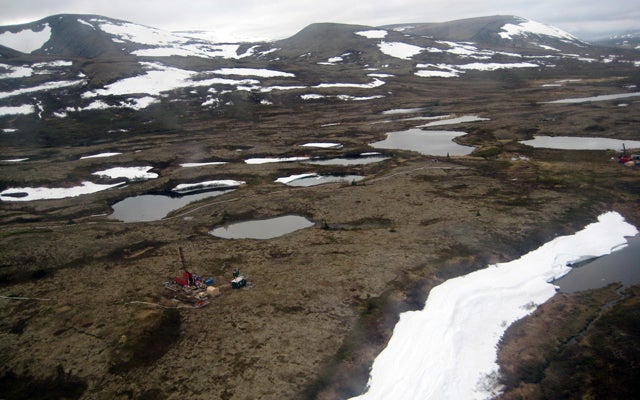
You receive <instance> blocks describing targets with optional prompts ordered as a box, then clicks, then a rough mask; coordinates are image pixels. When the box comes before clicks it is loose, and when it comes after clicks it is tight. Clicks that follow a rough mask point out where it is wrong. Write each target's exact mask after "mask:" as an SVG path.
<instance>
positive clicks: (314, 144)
mask: <svg viewBox="0 0 640 400" xmlns="http://www.w3.org/2000/svg"><path fill="white" fill-rule="evenodd" d="M300 146H302V147H318V148H322V149H339V148H341V147H342V145H341V144H340V143H323V142H311V143H305V144H301V145H300Z"/></svg>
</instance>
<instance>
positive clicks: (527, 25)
mask: <svg viewBox="0 0 640 400" xmlns="http://www.w3.org/2000/svg"><path fill="white" fill-rule="evenodd" d="M499 35H500V37H501V38H503V39H513V38H514V36H525V37H526V36H529V35H537V36H551V37H555V38H558V39H566V40H569V41H576V42H578V41H579V40H578V39H577V38H576V37H575V36H573V35H571V34H569V33H567V32H565V31H563V30H561V29H558V28H555V27H553V26H549V25H545V24H541V23H539V22H535V21H529V20H522V22H521V23H519V24H518V25H514V24H506V25H504V26H503V27H502V32H500V33H499Z"/></svg>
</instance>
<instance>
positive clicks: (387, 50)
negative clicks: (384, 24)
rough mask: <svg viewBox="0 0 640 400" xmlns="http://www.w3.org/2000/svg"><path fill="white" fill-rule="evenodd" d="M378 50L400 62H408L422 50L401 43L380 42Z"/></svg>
mask: <svg viewBox="0 0 640 400" xmlns="http://www.w3.org/2000/svg"><path fill="white" fill-rule="evenodd" d="M378 48H380V51H381V52H383V53H384V54H386V55H388V56H391V57H395V58H400V59H402V60H409V59H411V57H413V56H415V55H416V54H420V52H421V51H423V50H424V48H422V47H419V46H414V45H412V44H407V43H402V42H382V43H378Z"/></svg>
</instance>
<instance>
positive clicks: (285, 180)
mask: <svg viewBox="0 0 640 400" xmlns="http://www.w3.org/2000/svg"><path fill="white" fill-rule="evenodd" d="M315 176H319V175H318V174H316V173H310V174H297V175H289V176H285V177H282V178H278V179H276V180H275V181H274V182H277V183H284V184H287V183H290V182H292V181H295V180H296V179H304V178H311V177H315Z"/></svg>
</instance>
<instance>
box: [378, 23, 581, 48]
mask: <svg viewBox="0 0 640 400" xmlns="http://www.w3.org/2000/svg"><path fill="white" fill-rule="evenodd" d="M385 28H387V29H392V30H395V31H399V32H402V33H405V34H413V35H423V36H428V37H432V38H436V39H441V40H449V41H457V42H462V41H464V42H473V43H476V44H479V45H481V46H489V47H501V48H519V49H523V50H526V49H530V50H545V51H548V50H563V51H564V50H567V49H568V48H571V49H575V48H576V47H584V46H585V45H587V44H586V43H584V42H582V41H581V40H579V39H578V38H576V37H574V36H572V35H571V34H569V33H567V32H565V31H563V30H561V29H558V28H555V27H552V26H549V25H544V24H541V23H539V22H535V21H531V20H528V19H525V18H521V17H516V16H512V15H495V16H489V17H478V18H467V19H461V20H455V21H449V22H440V23H426V24H423V23H420V24H403V25H388V26H385Z"/></svg>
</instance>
